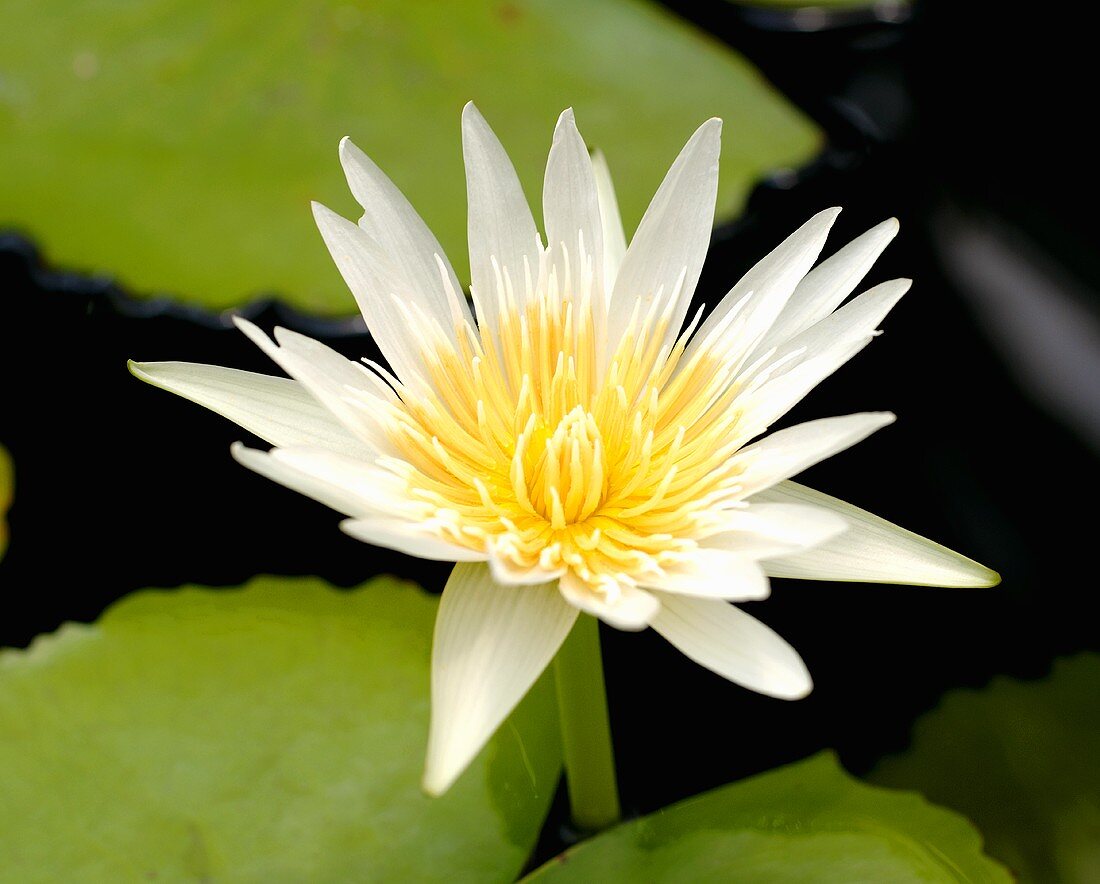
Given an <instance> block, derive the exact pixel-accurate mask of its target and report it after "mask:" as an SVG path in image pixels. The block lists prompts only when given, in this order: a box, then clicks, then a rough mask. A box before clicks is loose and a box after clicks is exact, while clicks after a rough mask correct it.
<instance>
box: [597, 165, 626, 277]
mask: <svg viewBox="0 0 1100 884" xmlns="http://www.w3.org/2000/svg"><path fill="white" fill-rule="evenodd" d="M592 170H593V172H595V175H596V195H597V197H598V199H599V201H600V222H601V226H602V228H603V267H604V292H605V295H606V296H610V294H611V292H612V290H613V289H614V287H615V277H616V276H618V275H619V267H620V265H621V264H622V263H623V256H624V255H625V254H626V233H625V231H624V230H623V219H622V216H621V215H620V214H619V201H618V199H616V197H615V185H614V184H613V183H612V181H611V170H610V169H609V168H608V167H607V159H606V158H605V157H604V155H603V153H602V152H601V151H598V150H597V151H595V152H594V153H593V154H592Z"/></svg>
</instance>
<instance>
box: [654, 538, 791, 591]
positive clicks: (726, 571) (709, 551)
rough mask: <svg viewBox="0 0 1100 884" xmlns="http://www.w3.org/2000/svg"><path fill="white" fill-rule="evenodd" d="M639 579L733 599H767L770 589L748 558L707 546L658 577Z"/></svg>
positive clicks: (668, 588) (663, 588) (670, 588)
mask: <svg viewBox="0 0 1100 884" xmlns="http://www.w3.org/2000/svg"><path fill="white" fill-rule="evenodd" d="M642 582H643V583H644V584H645V586H647V587H648V588H650V589H659V590H661V591H662V592H672V593H676V594H678V595H691V596H701V597H704V598H715V599H727V600H728V601H734V602H749V601H757V600H759V599H766V598H767V597H768V594H769V593H770V592H771V589H770V587H769V586H768V578H767V577H765V576H764V572H763V571H762V570H761V569H760V566H759V565H758V564H757V563H756V562H755V561H753V560H752V559H751V558H749V557H748V556H745V555H742V554H740V553H736V552H731V551H728V550H725V549H715V548H708V547H702V548H700V549H697V550H695V551H694V552H692V553H691V554H690V555H688V556H687V557H686V559H685V560H684V561H683V562H681V563H677V564H676V566H675V567H670V568H668V570H667V572H666V573H665V574H663V575H661V576H660V577H656V578H651V579H650V578H647V579H646V580H644V581H642Z"/></svg>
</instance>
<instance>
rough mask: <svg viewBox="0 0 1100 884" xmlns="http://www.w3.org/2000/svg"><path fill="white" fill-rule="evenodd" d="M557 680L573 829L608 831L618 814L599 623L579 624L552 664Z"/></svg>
mask: <svg viewBox="0 0 1100 884" xmlns="http://www.w3.org/2000/svg"><path fill="white" fill-rule="evenodd" d="M554 676H555V681H556V682H557V689H558V711H559V717H560V719H561V736H562V749H563V752H564V755H565V779H566V783H567V785H568V789H569V807H570V811H571V813H572V816H573V825H575V826H576V827H577V828H578V829H580V830H582V831H585V832H595V831H599V830H600V829H606V828H607V827H608V826H610V825H613V824H614V823H617V822H618V821H619V816H620V811H619V792H618V788H617V786H616V783H615V756H614V754H613V752H612V749H611V725H610V723H609V721H608V718H607V695H606V692H605V690H604V682H603V663H602V661H601V659H600V632H599V621H598V620H596V618H595V617H591V616H589V615H588V614H581V615H580V616H579V617H578V618H577V622H576V624H575V625H574V626H573V630H572V631H571V632H570V633H569V637H568V638H566V640H565V643H564V644H563V645H562V646H561V650H559V651H558V655H557V657H555V658H554Z"/></svg>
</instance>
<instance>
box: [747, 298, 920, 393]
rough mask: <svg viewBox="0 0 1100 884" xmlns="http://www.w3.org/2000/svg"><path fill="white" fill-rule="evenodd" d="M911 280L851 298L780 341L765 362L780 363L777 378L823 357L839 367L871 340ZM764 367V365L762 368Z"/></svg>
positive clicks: (776, 373)
mask: <svg viewBox="0 0 1100 884" xmlns="http://www.w3.org/2000/svg"><path fill="white" fill-rule="evenodd" d="M911 285H912V280H908V279H892V280H890V281H889V282H884V283H881V284H879V285H876V286H875V287H874V288H871V289H868V290H867V291H865V292H864V293H863V294H861V295H860V296H859V297H857V298H853V299H852V300H851V301H849V302H848V303H847V304H845V305H844V306H843V307H841V308H840V309H839V310H837V311H836V312H835V313H832V314H830V315H829V316H826V317H825V318H824V319H821V320H819V321H818V322H816V323H814V324H813V325H811V326H810V327H809V328H807V329H805V330H803V331H802V332H800V333H799V334H797V335H795V336H794V337H793V338H790V339H789V340H787V341H786V342H785V343H783V344H781V345H780V346H779V347H778V348H777V349H776V351H775V353H774V355H773V356H772V357H771V359H770V360H768V362H767V364H769V365H775V364H777V363H778V364H780V368H779V369H778V371H776V372H775V375H774V376H775V377H779V376H780V375H782V374H783V373H785V372H788V371H790V370H791V369H793V368H795V367H797V366H799V365H801V364H802V363H803V362H805V361H807V360H809V359H813V358H817V357H824V358H825V359H826V360H827V361H829V362H831V363H832V364H834V365H835V366H836V367H837V368H839V367H840V365H842V364H843V363H844V362H845V361H847V359H848V358H850V355H849V354H854V353H856V352H858V351H859V350H861V349H863V347H864V346H865V345H866V344H868V343H870V341H871V340H872V338H874V336H875V335H876V334H877V329H878V326H879V325H880V324H881V322H882V320H883V319H885V318H886V314H887V313H889V312H890V311H891V310H892V309H893V308H894V305H895V304H897V302H898V301H900V300H901V298H902V295H904V294H905V293H906V292H907V291H909V287H910V286H911ZM762 370H763V371H766V370H767V365H765V366H763V367H762Z"/></svg>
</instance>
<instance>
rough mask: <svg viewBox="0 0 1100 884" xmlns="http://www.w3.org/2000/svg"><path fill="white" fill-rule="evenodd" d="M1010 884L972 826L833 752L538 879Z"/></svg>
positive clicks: (575, 854) (641, 829)
mask: <svg viewBox="0 0 1100 884" xmlns="http://www.w3.org/2000/svg"><path fill="white" fill-rule="evenodd" d="M527 880H528V881H530V882H539V884H549V882H552V881H562V882H568V881H578V882H580V881H585V882H587V881H648V882H669V884H672V882H679V881H693V882H708V881H715V882H719V881H722V882H724V881H738V882H751V884H760V882H769V884H782V882H799V884H801V882H805V881H813V882H815V884H829V882H835V884H849V882H852V881H890V882H894V884H897V882H917V881H920V882H940V881H942V882H945V884H946V882H952V884H956V882H959V881H967V882H1008V881H1010V880H1011V879H1010V877H1009V875H1008V873H1007V871H1006V870H1005V869H1004V868H1002V867H1001V866H999V865H998V864H997V863H995V862H994V861H992V860H990V859H989V858H988V857H986V856H984V855H983V854H982V852H981V838H980V836H979V835H978V832H977V830H975V829H974V827H973V826H971V825H970V824H969V823H968V822H967V821H966V820H964V819H963V818H961V817H959V816H957V815H956V814H954V813H952V812H951V811H948V810H944V809H942V808H938V807H934V806H932V805H931V804H929V803H928V802H927V801H925V800H924V799H923V798H921V797H920V796H919V795H914V794H911V793H905V792H891V791H888V790H886V789H878V788H874V787H872V786H867V785H865V784H864V783H861V782H859V781H858V780H855V779H853V778H852V777H850V776H848V774H847V773H845V772H844V770H843V769H842V768H841V767H840V765H839V764H838V763H837V761H836V759H835V758H834V757H833V756H832V755H831V754H828V753H823V754H821V755H817V756H815V757H813V758H810V759H808V760H806V761H802V762H799V763H797V764H791V765H787V766H786V767H782V768H779V769H778V770H774V771H769V772H768V773H765V774H761V775H760V776H757V777H753V778H751V779H748V780H744V781H742V782H739V783H734V784H732V785H729V786H723V787H722V788H720V789H715V790H714V791H712V792H707V793H705V794H703V795H700V796H697V797H695V798H691V799H688V800H687V801H683V802H681V803H679V804H675V805H673V806H672V807H669V808H666V809H665V810H661V811H658V812H657V813H655V814H652V815H651V816H647V817H644V818H642V819H639V820H634V821H632V822H629V823H625V824H623V825H620V826H617V827H616V828H614V829H611V830H609V831H607V832H605V833H603V834H602V835H599V836H598V837H596V838H594V839H592V840H591V841H586V842H583V843H581V844H579V845H578V846H577V847H574V848H573V849H571V850H569V851H566V852H565V853H564V854H562V855H561V856H560V857H558V858H557V859H555V860H551V861H550V862H549V863H547V864H546V865H545V866H543V867H542V868H540V869H538V870H537V871H536V872H535V873H534V874H532V875H531V876H530V877H529V878H528V879H527Z"/></svg>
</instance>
